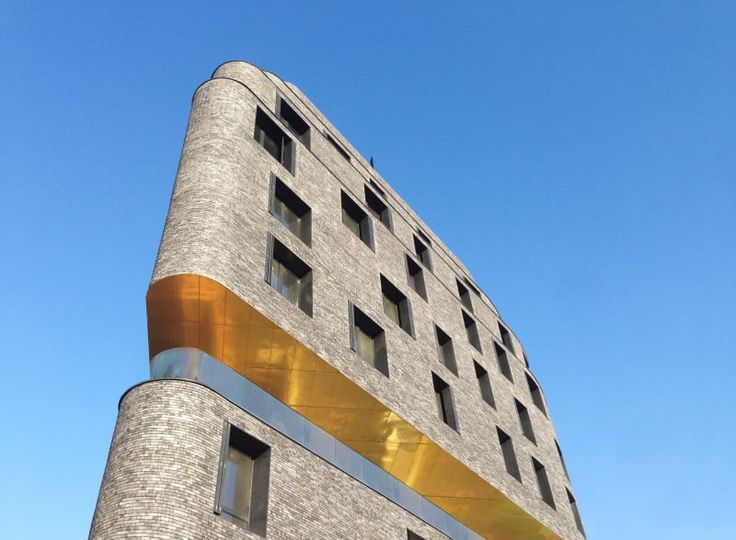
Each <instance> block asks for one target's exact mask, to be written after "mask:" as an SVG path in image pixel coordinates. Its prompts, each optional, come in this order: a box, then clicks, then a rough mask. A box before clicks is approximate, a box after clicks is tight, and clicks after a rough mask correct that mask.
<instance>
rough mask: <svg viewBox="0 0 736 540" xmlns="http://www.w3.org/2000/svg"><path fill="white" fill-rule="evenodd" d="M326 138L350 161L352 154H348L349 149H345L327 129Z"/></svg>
mask: <svg viewBox="0 0 736 540" xmlns="http://www.w3.org/2000/svg"><path fill="white" fill-rule="evenodd" d="M325 138H326V139H327V140H328V141H329V143H330V144H331V145H332V146H333V148H334V149H335V150H337V153H338V154H340V155H341V156H342V157H344V158H345V159H346V160H348V161H350V154H348V152H347V150H345V149H344V148H343V147H342V146H341V145H340V143H339V142H337V141H336V140H335V139H334V137H333V136H332V135H330V134H329V133H327V132H326V131H325Z"/></svg>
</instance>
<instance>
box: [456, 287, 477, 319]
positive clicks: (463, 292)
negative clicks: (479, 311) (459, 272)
mask: <svg viewBox="0 0 736 540" xmlns="http://www.w3.org/2000/svg"><path fill="white" fill-rule="evenodd" d="M455 281H456V282H457V294H458V295H460V302H462V304H463V306H465V309H467V310H468V311H469V312H470V313H473V302H472V301H471V299H470V291H469V290H468V288H467V287H466V286H465V285H463V284H462V283H460V280H459V279H456V280H455Z"/></svg>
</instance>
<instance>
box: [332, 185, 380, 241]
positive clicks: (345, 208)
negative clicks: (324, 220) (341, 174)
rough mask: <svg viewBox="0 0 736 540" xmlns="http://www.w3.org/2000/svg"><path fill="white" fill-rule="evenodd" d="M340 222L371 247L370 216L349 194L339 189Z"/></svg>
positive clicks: (371, 229)
mask: <svg viewBox="0 0 736 540" xmlns="http://www.w3.org/2000/svg"><path fill="white" fill-rule="evenodd" d="M340 193H341V196H340V197H341V198H340V200H341V205H342V222H343V224H344V225H345V226H346V227H347V228H348V229H350V231H351V232H352V233H353V234H354V235H355V236H357V237H358V238H360V239H361V240H362V241H363V243H364V244H365V245H366V246H368V247H369V248H371V249H373V228H372V226H371V218H370V217H368V214H367V213H366V212H365V211H364V210H363V209H362V208H361V207H360V206H358V204H357V203H356V202H355V201H354V200H353V199H351V198H350V196H349V195H348V194H347V193H345V192H344V191H341V192H340Z"/></svg>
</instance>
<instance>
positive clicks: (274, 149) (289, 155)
mask: <svg viewBox="0 0 736 540" xmlns="http://www.w3.org/2000/svg"><path fill="white" fill-rule="evenodd" d="M253 137H254V138H255V140H256V141H258V143H260V145H261V146H263V148H265V149H266V151H267V152H268V153H269V154H271V155H272V156H273V157H274V158H275V159H276V160H277V161H278V162H279V163H281V164H282V165H283V166H284V167H286V168H287V169H288V170H289V172H292V173H293V172H294V143H293V142H292V140H291V137H289V136H288V135H287V134H286V133H284V130H282V129H281V128H280V127H279V126H278V125H277V124H276V122H274V121H273V120H271V117H270V116H268V115H267V114H266V113H265V112H263V110H261V108H260V107H259V108H258V110H257V111H256V127H255V133H254V134H253Z"/></svg>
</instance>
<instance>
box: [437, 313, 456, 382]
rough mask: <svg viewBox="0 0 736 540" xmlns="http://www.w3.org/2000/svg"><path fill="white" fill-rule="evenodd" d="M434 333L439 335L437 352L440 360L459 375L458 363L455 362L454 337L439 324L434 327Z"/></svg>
mask: <svg viewBox="0 0 736 540" xmlns="http://www.w3.org/2000/svg"><path fill="white" fill-rule="evenodd" d="M434 333H435V336H437V354H438V356H439V359H440V362H442V363H443V364H444V365H445V367H446V368H447V369H449V370H450V371H452V372H453V373H454V374H455V375H457V364H456V363H455V350H454V349H453V347H452V339H451V338H450V336H448V335H447V334H446V333H445V332H444V331H443V330H442V328H440V327H439V326H437V325H435V327H434Z"/></svg>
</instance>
